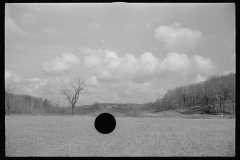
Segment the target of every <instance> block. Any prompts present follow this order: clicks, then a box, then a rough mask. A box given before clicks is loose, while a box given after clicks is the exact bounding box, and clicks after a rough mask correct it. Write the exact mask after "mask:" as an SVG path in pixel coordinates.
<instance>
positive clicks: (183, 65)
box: [161, 52, 191, 71]
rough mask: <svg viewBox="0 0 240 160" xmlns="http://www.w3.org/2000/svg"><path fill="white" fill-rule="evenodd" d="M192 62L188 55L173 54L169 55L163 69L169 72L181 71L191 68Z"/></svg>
mask: <svg viewBox="0 0 240 160" xmlns="http://www.w3.org/2000/svg"><path fill="white" fill-rule="evenodd" d="M190 65H191V64H190V60H189V58H188V56H187V55H186V54H183V53H176V52H171V53H168V54H167V58H165V59H164V60H163V61H162V63H161V67H162V68H163V69H166V70H169V71H181V70H185V69H188V68H189V67H190Z"/></svg>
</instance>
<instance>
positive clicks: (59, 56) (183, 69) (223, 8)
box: [5, 3, 236, 106]
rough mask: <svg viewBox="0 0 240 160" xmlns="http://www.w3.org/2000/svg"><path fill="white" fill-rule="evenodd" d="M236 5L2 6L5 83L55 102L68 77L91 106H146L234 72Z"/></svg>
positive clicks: (83, 101)
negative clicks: (78, 80)
mask: <svg viewBox="0 0 240 160" xmlns="http://www.w3.org/2000/svg"><path fill="white" fill-rule="evenodd" d="M235 19H236V18H235V4H233V3H221V4H217V3H213V4H205V3H204V4H197V3H193V4H182V3H176V4H139V3H138V4H127V3H112V4H101V3H99V4H66V3H63V4H55V3H53V4H46V3H41V4H36V3H34V4H24V3H21V4H14V3H7V4H5V82H6V84H14V85H15V86H16V91H15V93H21V94H29V95H33V96H37V97H43V98H48V99H49V100H51V101H53V102H57V100H58V99H59V101H60V103H61V104H62V105H65V106H68V103H67V100H66V98H65V97H64V96H63V95H62V94H61V92H60V90H61V89H64V88H67V87H68V86H69V84H68V82H69V80H70V79H72V78H74V77H76V76H80V77H82V78H85V79H86V80H87V83H88V85H89V93H90V94H88V95H83V96H80V97H79V101H78V103H77V105H85V104H92V103H94V102H95V101H99V102H103V103H104V102H110V103H145V102H153V101H155V100H156V99H157V98H161V97H162V96H163V95H164V94H165V93H166V91H167V90H168V89H172V88H174V87H176V86H181V85H187V84H191V83H197V82H200V81H204V80H206V78H207V77H208V76H209V75H222V74H227V73H229V72H235V71H236V58H235V57H236V51H235V45H236V44H235V37H236V28H235V25H236V24H235Z"/></svg>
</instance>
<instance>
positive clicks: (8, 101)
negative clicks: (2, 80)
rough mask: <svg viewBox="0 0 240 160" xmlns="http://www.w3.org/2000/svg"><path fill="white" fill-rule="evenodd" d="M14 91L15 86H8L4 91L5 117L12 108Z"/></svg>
mask: <svg viewBox="0 0 240 160" xmlns="http://www.w3.org/2000/svg"><path fill="white" fill-rule="evenodd" d="M14 90H15V86H13V85H8V86H7V88H6V89H5V105H6V107H7V108H5V112H7V115H9V114H10V110H11V108H12V106H13V92H14Z"/></svg>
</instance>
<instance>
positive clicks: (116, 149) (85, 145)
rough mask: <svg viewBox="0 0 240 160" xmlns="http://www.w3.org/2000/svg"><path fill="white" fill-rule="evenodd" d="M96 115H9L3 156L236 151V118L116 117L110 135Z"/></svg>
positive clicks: (222, 153)
mask: <svg viewBox="0 0 240 160" xmlns="http://www.w3.org/2000/svg"><path fill="white" fill-rule="evenodd" d="M94 120H95V118H94V117H88V116H74V117H71V116H10V117H8V116H7V117H5V129H6V130H5V137H6V141H5V153H6V156H235V119H183V118H149V117H141V118H134V117H116V121H117V126H116V128H115V130H114V131H113V132H112V133H110V134H108V135H102V134H100V133H98V132H97V131H96V130H95V127H94Z"/></svg>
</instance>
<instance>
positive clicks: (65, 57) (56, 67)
mask: <svg viewBox="0 0 240 160" xmlns="http://www.w3.org/2000/svg"><path fill="white" fill-rule="evenodd" d="M79 63H80V59H79V58H78V57H77V56H75V55H73V54H71V53H63V54H62V56H61V57H56V58H55V59H52V60H51V61H50V62H44V63H43V66H42V68H43V70H44V71H45V72H47V73H55V74H58V73H61V72H63V71H66V70H71V69H72V68H73V67H74V66H75V65H77V64H79Z"/></svg>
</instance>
